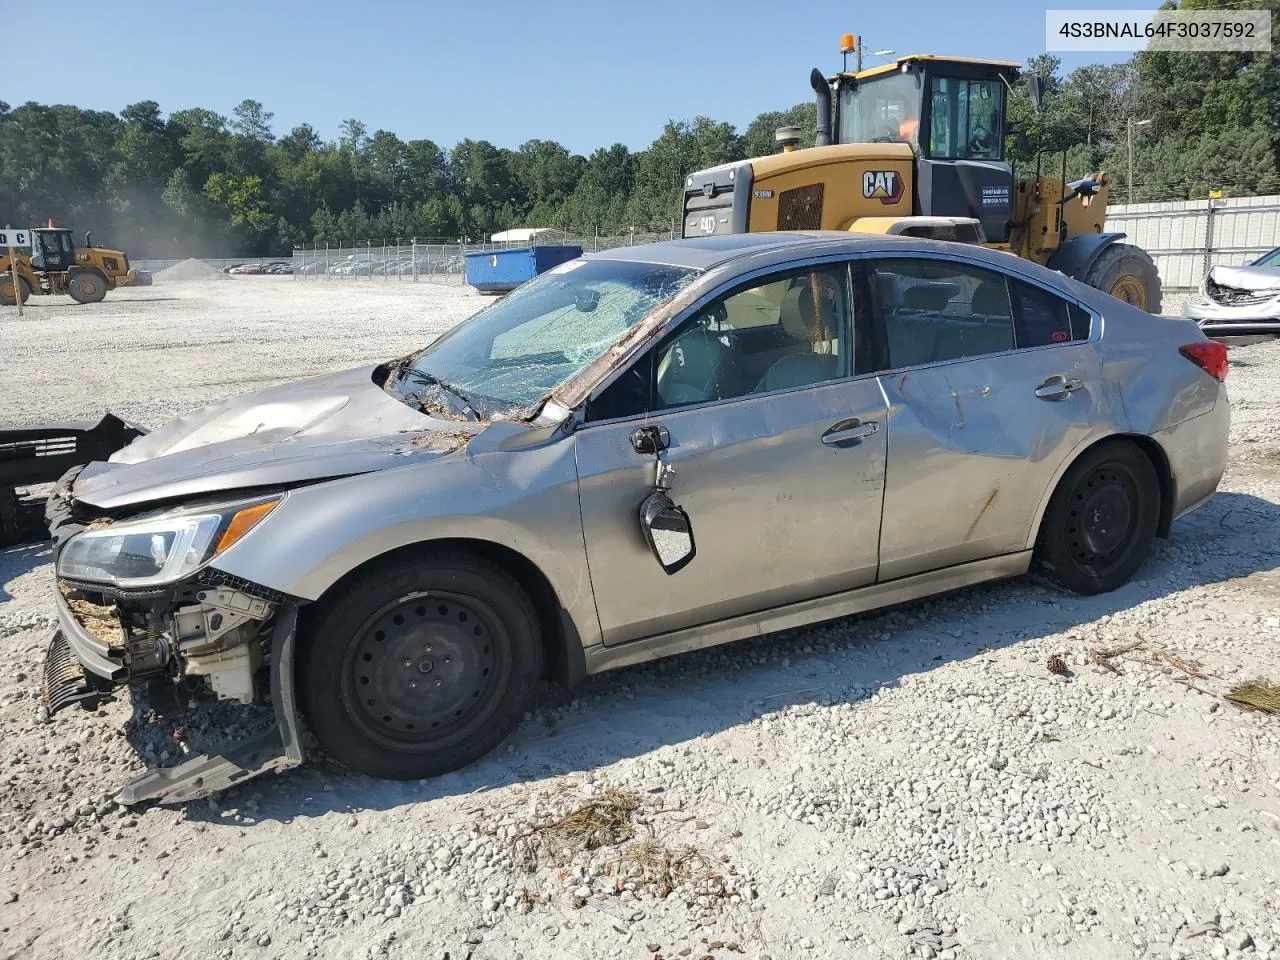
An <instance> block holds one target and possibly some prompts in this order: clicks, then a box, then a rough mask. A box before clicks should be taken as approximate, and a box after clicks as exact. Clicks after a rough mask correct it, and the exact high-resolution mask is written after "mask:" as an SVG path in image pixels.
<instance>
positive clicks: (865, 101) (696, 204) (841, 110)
mask: <svg viewBox="0 0 1280 960" xmlns="http://www.w3.org/2000/svg"><path fill="white" fill-rule="evenodd" d="M850 39H851V38H849V37H848V36H847V35H846V38H845V44H846V46H845V49H846V51H847V50H848V43H849V40H850ZM1018 71H1019V64H1017V63H1013V62H1010V61H1004V60H971V59H966V58H962V57H939V56H934V55H932V54H915V55H912V56H906V57H899V58H898V59H897V60H896V61H894V62H893V63H887V64H884V65H882V66H877V67H872V68H870V69H868V70H862V71H858V72H853V73H847V72H846V73H839V74H837V75H836V76H834V77H830V78H827V77H825V76H824V75H823V74H822V72H821V71H819V70H816V69H815V70H814V71H813V72H812V73H811V74H810V77H809V81H810V85H811V86H812V87H813V90H814V93H815V94H816V98H817V137H816V145H815V146H813V147H811V148H808V149H798V148H797V145H798V144H799V141H800V133H801V131H800V130H799V129H798V128H796V127H783V128H781V129H779V130H778V132H777V135H776V136H777V140H778V142H779V143H780V144H781V146H782V152H781V153H777V154H774V155H772V156H767V157H759V158H756V159H752V160H744V161H741V162H737V163H728V164H722V165H720V166H717V167H712V168H711V169H708V170H702V171H700V172H698V173H694V174H691V175H689V176H687V177H686V178H685V183H684V200H683V210H684V223H683V230H682V233H683V235H684V236H686V237H698V236H711V235H716V234H725V233H746V232H756V231H764V230H853V231H856V232H863V233H882V234H903V235H907V236H917V237H931V238H935V239H940V240H953V241H961V242H970V243H981V244H984V245H986V246H988V247H995V248H999V249H1003V250H1007V251H1009V252H1011V253H1013V254H1016V255H1017V256H1019V257H1022V258H1024V259H1027V260H1034V261H1035V262H1037V263H1040V264H1044V265H1047V266H1049V267H1051V268H1053V269H1055V270H1059V271H1061V272H1062V273H1064V274H1066V275H1067V276H1070V277H1074V278H1076V279H1077V280H1082V281H1083V282H1085V283H1087V284H1089V285H1090V286H1092V287H1096V288H1097V289H1099V290H1104V291H1106V292H1107V293H1109V294H1111V295H1112V296H1113V297H1116V298H1118V299H1121V300H1124V301H1126V302H1128V303H1131V304H1133V305H1135V306H1138V307H1141V308H1142V309H1144V310H1148V311H1150V312H1152V313H1159V312H1160V276H1159V273H1158V272H1157V270H1156V266H1155V263H1154V262H1153V261H1152V259H1151V257H1150V256H1148V255H1147V253H1146V252H1145V251H1144V250H1142V249H1140V248H1138V247H1136V246H1133V245H1132V244H1127V243H1120V242H1119V241H1120V240H1121V239H1122V238H1123V237H1124V234H1122V233H1104V232H1103V224H1104V222H1105V220H1106V213H1107V193H1108V185H1107V177H1106V175H1105V174H1103V173H1097V174H1094V175H1092V176H1089V177H1086V178H1084V179H1083V180H1077V181H1075V182H1073V183H1066V182H1065V181H1066V155H1065V153H1064V154H1063V157H1062V175H1061V176H1060V177H1059V178H1054V177H1049V176H1044V175H1042V173H1041V169H1040V159H1039V158H1037V161H1036V168H1035V171H1034V173H1030V174H1028V175H1024V174H1023V173H1022V172H1021V171H1018V173H1017V174H1016V175H1015V171H1014V170H1013V167H1012V166H1011V165H1010V164H1009V163H1008V162H1007V161H1006V159H1005V155H1004V150H1005V105H1006V99H1007V93H1008V92H1009V91H1010V90H1012V88H1013V84H1014V83H1015V82H1016V80H1017V79H1018ZM1029 87H1030V92H1031V97H1032V100H1033V101H1034V102H1035V103H1036V105H1037V108H1038V106H1039V101H1040V96H1041V93H1042V88H1041V85H1040V83H1039V82H1038V78H1036V77H1031V78H1029Z"/></svg>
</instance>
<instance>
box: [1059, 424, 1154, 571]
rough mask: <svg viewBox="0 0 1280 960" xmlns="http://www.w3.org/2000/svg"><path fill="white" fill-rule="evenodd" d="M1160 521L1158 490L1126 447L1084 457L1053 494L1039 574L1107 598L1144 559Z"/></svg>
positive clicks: (1101, 448) (1139, 457) (1140, 457)
mask: <svg viewBox="0 0 1280 960" xmlns="http://www.w3.org/2000/svg"><path fill="white" fill-rule="evenodd" d="M1159 520H1160V484H1159V480H1158V478H1157V477H1156V472H1155V468H1154V467H1153V466H1152V464H1151V460H1150V459H1149V458H1148V457H1147V455H1146V454H1145V453H1144V452H1143V451H1142V450H1140V449H1138V448H1137V447H1136V446H1134V445H1133V444H1132V443H1131V442H1129V441H1125V440H1114V441H1106V442H1103V443H1101V444H1098V445H1097V446H1095V447H1092V448H1090V449H1089V450H1087V451H1085V453H1084V455H1083V456H1081V457H1080V459H1079V460H1077V461H1076V462H1075V463H1074V464H1072V465H1071V467H1070V468H1069V469H1068V470H1067V472H1066V474H1065V475H1064V476H1063V478H1062V480H1061V481H1060V482H1059V484H1058V488H1057V490H1055V491H1054V494H1053V499H1052V500H1051V501H1050V503H1049V509H1048V510H1047V511H1046V512H1045V517H1044V521H1043V523H1041V525H1040V536H1039V538H1038V542H1037V545H1036V552H1037V558H1038V560H1039V562H1040V565H1041V567H1042V568H1043V569H1044V570H1045V572H1047V573H1048V574H1049V576H1051V577H1052V578H1053V579H1055V580H1057V581H1058V582H1059V583H1061V584H1062V585H1063V586H1065V587H1067V588H1068V589H1070V590H1074V591H1075V592H1077V593H1084V594H1094V593H1106V592H1107V591H1110V590H1114V589H1116V588H1117V587H1119V586H1120V585H1122V584H1124V583H1126V582H1128V580H1129V579H1130V578H1131V577H1132V576H1133V574H1134V573H1135V572H1136V571H1137V569H1138V567H1140V566H1141V565H1142V562H1143V561H1144V560H1145V559H1146V557H1147V553H1148V551H1149V550H1150V548H1151V541H1152V539H1153V538H1154V537H1155V533H1156V527H1157V525H1158V524H1159Z"/></svg>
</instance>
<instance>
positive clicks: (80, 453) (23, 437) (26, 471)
mask: <svg viewBox="0 0 1280 960" xmlns="http://www.w3.org/2000/svg"><path fill="white" fill-rule="evenodd" d="M144 433H146V431H145V430H143V429H142V428H141V427H137V426H134V425H133V424H131V423H126V422H125V421H124V420H121V419H120V418H119V417H117V416H115V415H114V414H111V413H108V414H106V415H104V416H103V418H102V419H101V420H99V421H98V422H97V423H50V424H42V425H41V426H37V427H19V428H15V429H8V430H0V546H5V545H7V544H11V543H23V542H25V541H28V540H43V539H45V537H46V536H48V531H47V530H45V527H44V497H43V496H31V495H29V494H24V495H22V496H20V495H19V494H18V489H19V488H22V487H33V486H36V485H38V484H42V483H53V482H54V481H55V480H57V479H58V478H59V477H61V476H62V475H63V474H64V473H66V472H67V471H68V470H70V469H71V468H72V467H75V466H80V465H81V464H85V463H88V462H90V461H91V460H106V459H107V458H108V457H110V456H111V454H113V453H115V452H116V451H117V450H119V449H121V448H122V447H125V446H127V445H128V444H129V443H131V442H132V441H133V440H134V439H135V438H137V437H140V436H142V435H143V434H144Z"/></svg>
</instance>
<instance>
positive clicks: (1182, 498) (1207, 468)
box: [1085, 288, 1231, 518]
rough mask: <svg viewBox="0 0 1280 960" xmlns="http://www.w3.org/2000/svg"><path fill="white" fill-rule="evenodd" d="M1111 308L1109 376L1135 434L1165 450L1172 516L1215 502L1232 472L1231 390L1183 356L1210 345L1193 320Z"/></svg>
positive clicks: (1105, 354)
mask: <svg viewBox="0 0 1280 960" xmlns="http://www.w3.org/2000/svg"><path fill="white" fill-rule="evenodd" d="M1085 290H1087V291H1088V295H1089V296H1091V297H1093V298H1096V299H1104V298H1103V296H1102V295H1101V294H1099V293H1098V292H1097V291H1094V290H1091V289H1090V288H1085ZM1105 299H1107V300H1109V299H1110V298H1105ZM1107 307H1108V308H1107V313H1106V318H1105V320H1104V325H1105V327H1104V329H1105V336H1104V338H1103V350H1102V359H1103V373H1104V375H1105V376H1106V378H1107V380H1108V382H1110V383H1114V384H1116V386H1117V390H1118V392H1119V394H1120V396H1121V399H1122V401H1123V403H1124V409H1125V415H1126V418H1127V422H1128V429H1129V431H1130V432H1132V433H1142V434H1146V435H1148V436H1150V437H1151V438H1152V439H1154V440H1155V442H1156V443H1158V444H1159V445H1160V449H1161V450H1162V451H1163V453H1164V455H1165V459H1166V460H1167V461H1168V465H1169V473H1170V476H1171V478H1172V481H1173V494H1174V502H1173V506H1172V510H1171V511H1170V513H1171V516H1172V517H1174V518H1176V517H1179V516H1181V515H1182V514H1184V513H1186V512H1188V511H1189V510H1191V509H1193V508H1194V507H1196V506H1198V505H1199V504H1201V503H1203V502H1204V501H1205V500H1206V499H1207V498H1208V497H1210V496H1212V495H1213V492H1214V491H1215V490H1216V489H1217V488H1218V484H1219V483H1220V482H1221V480H1222V475H1223V474H1224V473H1225V472H1226V468H1227V446H1228V442H1229V439H1230V428H1231V407H1230V402H1229V399H1228V393H1227V386H1226V384H1224V383H1219V382H1218V381H1217V380H1215V379H1214V378H1213V377H1211V376H1209V375H1208V374H1207V373H1205V372H1204V371H1203V370H1201V369H1200V368H1199V367H1198V366H1196V365H1195V364H1194V363H1192V362H1191V361H1190V360H1188V359H1187V358H1186V357H1184V356H1182V354H1180V353H1179V352H1178V348H1179V347H1182V346H1185V345H1187V344H1192V343H1197V342H1200V341H1203V340H1205V339H1206V338H1205V336H1204V334H1203V333H1202V332H1201V331H1200V329H1199V328H1198V327H1197V326H1196V324H1195V323H1193V322H1192V321H1190V320H1183V319H1175V318H1170V317H1156V316H1152V315H1151V314H1149V313H1145V312H1144V311H1141V310H1137V309H1135V308H1133V307H1130V306H1129V305H1128V304H1123V303H1119V302H1118V301H1112V302H1111V303H1110V304H1108V305H1107Z"/></svg>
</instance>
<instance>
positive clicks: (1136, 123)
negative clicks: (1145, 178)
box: [1125, 117, 1152, 203]
mask: <svg viewBox="0 0 1280 960" xmlns="http://www.w3.org/2000/svg"><path fill="white" fill-rule="evenodd" d="M1151 122H1152V121H1151V120H1134V119H1133V118H1132V117H1130V118H1129V183H1128V196H1127V197H1126V198H1125V202H1126V203H1133V128H1134V127H1145V126H1146V125H1147V124H1149V123H1151Z"/></svg>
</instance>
